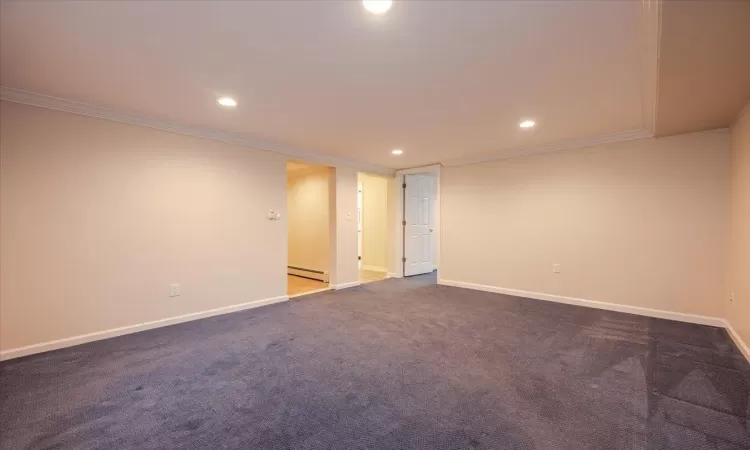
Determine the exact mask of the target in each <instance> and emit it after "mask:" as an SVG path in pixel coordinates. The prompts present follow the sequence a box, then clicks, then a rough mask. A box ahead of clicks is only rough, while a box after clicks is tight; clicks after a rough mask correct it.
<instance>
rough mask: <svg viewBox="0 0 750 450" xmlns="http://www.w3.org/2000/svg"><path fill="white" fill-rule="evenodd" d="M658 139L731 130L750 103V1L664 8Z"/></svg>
mask: <svg viewBox="0 0 750 450" xmlns="http://www.w3.org/2000/svg"><path fill="white" fill-rule="evenodd" d="M660 47H661V48H660V54H661V57H660V61H659V82H658V91H659V94H658V117H657V122H656V130H655V131H656V134H657V135H658V136H666V135H671V134H679V133H688V132H693V131H701V130H711V129H715V128H722V127H726V126H728V125H729V124H731V123H732V121H733V120H734V118H735V117H737V114H739V112H740V110H742V107H743V106H745V104H746V103H747V102H748V100H750V1H748V0H742V1H717V0H714V1H711V2H705V1H704V2H685V1H681V2H676V1H670V2H664V4H663V8H662V20H661V42H660Z"/></svg>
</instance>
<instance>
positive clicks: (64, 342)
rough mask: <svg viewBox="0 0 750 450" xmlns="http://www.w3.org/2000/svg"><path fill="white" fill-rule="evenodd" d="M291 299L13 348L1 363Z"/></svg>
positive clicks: (0, 358)
mask: <svg viewBox="0 0 750 450" xmlns="http://www.w3.org/2000/svg"><path fill="white" fill-rule="evenodd" d="M288 299H289V297H288V296H286V295H282V296H279V297H272V298H266V299H263V300H255V301H252V302H247V303H240V304H238V305H230V306H222V307H221V308H215V309H209V310H206V311H199V312H195V313H190V314H183V315H181V316H174V317H167V318H165V319H159V320H153V321H150V322H143V323H139V324H136V325H128V326H124V327H119V328H112V329H109V330H103V331H96V332H94V333H88V334H81V335H78V336H72V337H68V338H63V339H57V340H54V341H48V342H41V343H39V344H32V345H27V346H24V347H18V348H12V349H10V350H3V351H0V361H5V360H8V359H13V358H20V357H22V356H27V355H33V354H35V353H42V352H47V351H50V350H57V349H61V348H65V347H72V346H74V345H79V344H85V343H87V342H93V341H99V340H102V339H107V338H111V337H116V336H122V335H124V334H130V333H137V332H139V331H146V330H151V329H153V328H159V327H165V326H168V325H175V324H178V323H183V322H190V321H192V320H198V319H204V318H206V317H212V316H218V315H221V314H228V313H233V312H237V311H242V310H245V309H250V308H257V307H260V306H265V305H270V304H273V303H279V302H284V301H286V300H288Z"/></svg>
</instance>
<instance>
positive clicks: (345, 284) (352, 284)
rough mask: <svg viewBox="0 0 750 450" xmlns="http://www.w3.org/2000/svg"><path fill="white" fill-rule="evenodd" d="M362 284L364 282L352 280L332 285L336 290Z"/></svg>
mask: <svg viewBox="0 0 750 450" xmlns="http://www.w3.org/2000/svg"><path fill="white" fill-rule="evenodd" d="M360 284H362V283H360V282H359V281H352V282H351V283H341V284H334V285H332V286H331V287H332V288H333V289H334V290H337V291H338V290H341V289H346V288H350V287H355V286H359V285H360Z"/></svg>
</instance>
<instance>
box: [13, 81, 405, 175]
mask: <svg viewBox="0 0 750 450" xmlns="http://www.w3.org/2000/svg"><path fill="white" fill-rule="evenodd" d="M0 99H2V100H7V101H9V102H15V103H22V104H24V105H31V106H38V107H41V108H47V109H53V110H55V111H63V112H68V113H72V114H80V115H83V116H88V117H95V118H97V119H104V120H110V121H113V122H120V123H127V124H130V125H136V126H139V127H146V128H153V129H156V130H162V131H168V132H171V133H178V134H184V135H187V136H193V137H198V138H203V139H210V140H212V141H219V142H226V143H228V144H234V145H240V146H242V147H248V148H252V149H255V150H265V151H269V152H275V153H281V154H283V155H287V156H291V157H293V158H294V159H297V160H302V161H307V162H313V163H318V164H325V165H329V166H347V167H352V168H355V169H358V170H361V171H363V172H371V173H376V174H381V175H388V176H392V175H393V174H394V173H395V170H394V169H389V168H386V167H382V166H376V165H372V164H365V163H360V162H357V161H354V160H350V159H346V158H338V157H334V156H327V155H322V154H320V153H315V152H312V151H309V150H302V149H297V148H293V147H287V146H285V145H282V144H278V143H275V142H269V141H263V140H258V139H250V138H246V137H243V136H239V135H237V134H234V133H228V132H224V131H217V130H212V129H209V128H203V127H195V126H188V125H182V124H178V123H175V122H171V121H168V120H163V119H157V118H154V117H148V116H142V115H139V114H133V113H128V112H123V111H115V110H113V109H109V108H105V107H103V106H97V105H92V104H88V103H81V102H75V101H72V100H67V99H63V98H58V97H52V96H49V95H44V94H39V93H36V92H29V91H23V90H20V89H13V88H10V87H6V86H0Z"/></svg>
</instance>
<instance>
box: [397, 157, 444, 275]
mask: <svg viewBox="0 0 750 450" xmlns="http://www.w3.org/2000/svg"><path fill="white" fill-rule="evenodd" d="M441 168H442V166H441V165H440V164H433V165H430V166H424V167H415V168H413V169H402V170H397V171H396V183H395V188H396V189H397V193H396V195H394V196H393V197H392V198H394V199H395V200H396V201H395V202H394V203H395V205H394V206H395V208H396V214H395V217H396V222H395V223H394V224H393V226H394V227H395V230H396V232H395V233H394V234H395V238H396V239H395V242H392V243H391V245H392V246H393V248H394V252H393V254H394V255H395V261H394V262H393V265H394V267H395V268H396V272H394V273H391V274H389V276H391V277H393V278H401V277H403V276H404V225H403V223H404V219H405V218H404V188H403V185H404V175H411V174H415V173H429V174H433V175H435V185H436V197H435V260H436V266H437V270H438V273H439V272H440V233H441V220H440V169H441Z"/></svg>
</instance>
